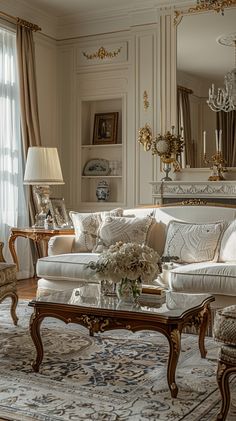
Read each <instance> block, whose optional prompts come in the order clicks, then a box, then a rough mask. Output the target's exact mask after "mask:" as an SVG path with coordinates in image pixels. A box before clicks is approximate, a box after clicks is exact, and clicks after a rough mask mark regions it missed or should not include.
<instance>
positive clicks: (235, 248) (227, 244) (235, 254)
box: [218, 219, 236, 262]
mask: <svg viewBox="0 0 236 421" xmlns="http://www.w3.org/2000/svg"><path fill="white" fill-rule="evenodd" d="M218 260H219V262H236V219H235V220H234V221H232V222H231V223H230V224H229V225H228V227H227V229H226V230H225V232H224V234H223V236H222V239H221V246H220V253H219V259H218Z"/></svg>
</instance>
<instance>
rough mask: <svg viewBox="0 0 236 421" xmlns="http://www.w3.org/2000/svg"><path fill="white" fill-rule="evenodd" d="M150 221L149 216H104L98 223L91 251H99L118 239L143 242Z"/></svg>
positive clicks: (127, 241)
mask: <svg viewBox="0 0 236 421" xmlns="http://www.w3.org/2000/svg"><path fill="white" fill-rule="evenodd" d="M152 223H153V218H152V217H150V216H146V217H145V218H138V217H135V218H129V217H128V218H125V217H112V216H109V217H106V218H105V219H104V220H103V221H102V223H101V225H100V228H99V234H98V240H97V244H96V246H95V248H94V249H93V252H95V253H101V252H102V251H104V250H106V249H108V248H109V247H110V246H111V245H112V244H115V243H117V242H118V241H122V242H123V243H133V242H134V243H138V244H145V243H146V239H147V233H148V230H149V227H150V226H151V224H152Z"/></svg>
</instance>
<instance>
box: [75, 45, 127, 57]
mask: <svg viewBox="0 0 236 421" xmlns="http://www.w3.org/2000/svg"><path fill="white" fill-rule="evenodd" d="M121 48H122V47H120V48H118V50H116V51H107V50H106V49H105V48H104V47H100V48H99V49H98V51H96V53H92V54H88V53H86V52H84V51H83V55H84V57H86V58H87V60H93V59H94V58H99V59H100V60H103V59H104V58H113V57H116V56H118V54H119V53H120V52H121Z"/></svg>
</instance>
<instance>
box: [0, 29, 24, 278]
mask: <svg viewBox="0 0 236 421" xmlns="http://www.w3.org/2000/svg"><path fill="white" fill-rule="evenodd" d="M21 145H22V143H21V134H20V112H19V92H18V80H17V61H16V34H15V33H14V32H13V31H11V30H7V29H4V28H1V27H0V239H1V241H3V242H4V243H5V247H4V254H5V257H6V258H7V260H8V259H9V251H8V250H7V242H8V237H9V231H10V228H11V227H12V226H27V225H28V215H27V206H26V200H25V195H24V187H23V165H22V146H21ZM18 249H19V247H18ZM21 249H23V250H21V256H19V258H20V260H22V259H24V267H30V265H29V264H28V263H29V255H30V253H29V250H28V247H27V246H26V248H25V247H23V248H22V247H21ZM26 272H28V269H27V270H26ZM26 272H25V273H24V274H22V277H27V273H26Z"/></svg>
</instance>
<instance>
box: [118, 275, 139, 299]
mask: <svg viewBox="0 0 236 421" xmlns="http://www.w3.org/2000/svg"><path fill="white" fill-rule="evenodd" d="M141 292H142V281H141V280H140V279H135V280H132V279H128V278H123V279H122V280H121V281H120V282H119V283H118V284H117V296H118V298H119V301H120V302H122V303H126V304H134V303H136V302H137V299H138V297H139V296H140V294H141Z"/></svg>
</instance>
